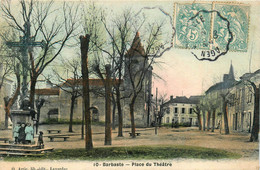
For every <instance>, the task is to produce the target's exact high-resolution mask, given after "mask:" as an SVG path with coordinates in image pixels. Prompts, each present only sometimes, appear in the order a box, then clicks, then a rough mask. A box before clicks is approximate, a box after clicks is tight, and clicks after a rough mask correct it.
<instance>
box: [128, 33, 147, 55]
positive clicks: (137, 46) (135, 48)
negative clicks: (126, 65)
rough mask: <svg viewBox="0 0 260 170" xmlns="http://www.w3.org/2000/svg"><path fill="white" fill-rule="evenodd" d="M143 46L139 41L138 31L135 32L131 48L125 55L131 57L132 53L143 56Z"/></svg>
mask: <svg viewBox="0 0 260 170" xmlns="http://www.w3.org/2000/svg"><path fill="white" fill-rule="evenodd" d="M144 54H145V52H144V47H143V45H142V43H141V39H140V33H139V32H136V34H135V37H134V40H133V43H132V45H131V48H130V49H129V50H128V51H127V53H126V56H127V57H132V56H134V55H141V56H144Z"/></svg>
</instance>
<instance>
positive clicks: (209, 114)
mask: <svg viewBox="0 0 260 170" xmlns="http://www.w3.org/2000/svg"><path fill="white" fill-rule="evenodd" d="M210 116H211V113H210V111H208V119H207V131H209V129H210Z"/></svg>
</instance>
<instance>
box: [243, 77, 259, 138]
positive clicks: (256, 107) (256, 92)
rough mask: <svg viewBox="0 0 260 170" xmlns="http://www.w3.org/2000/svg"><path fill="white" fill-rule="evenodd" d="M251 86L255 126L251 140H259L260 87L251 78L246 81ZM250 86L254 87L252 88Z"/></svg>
mask: <svg viewBox="0 0 260 170" xmlns="http://www.w3.org/2000/svg"><path fill="white" fill-rule="evenodd" d="M244 84H246V85H247V86H248V88H249V90H250V91H251V92H252V93H253V94H254V117H253V126H252V131H251V136H250V140H249V141H250V142H257V141H258V133H259V87H260V85H259V86H258V87H257V85H256V84H255V83H254V82H253V81H251V80H250V79H248V80H246V81H245V82H244ZM250 86H251V87H252V88H253V90H251V88H250Z"/></svg>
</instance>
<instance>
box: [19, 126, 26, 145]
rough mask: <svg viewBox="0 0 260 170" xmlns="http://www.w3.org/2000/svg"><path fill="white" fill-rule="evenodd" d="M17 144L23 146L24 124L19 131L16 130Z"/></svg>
mask: <svg viewBox="0 0 260 170" xmlns="http://www.w3.org/2000/svg"><path fill="white" fill-rule="evenodd" d="M18 133H19V135H18V143H21V142H22V144H25V124H24V123H22V125H21V127H20V129H19V130H18Z"/></svg>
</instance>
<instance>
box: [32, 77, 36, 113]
mask: <svg viewBox="0 0 260 170" xmlns="http://www.w3.org/2000/svg"><path fill="white" fill-rule="evenodd" d="M36 82H37V78H36V77H31V87H30V107H31V109H34V96H35V86H36Z"/></svg>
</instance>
